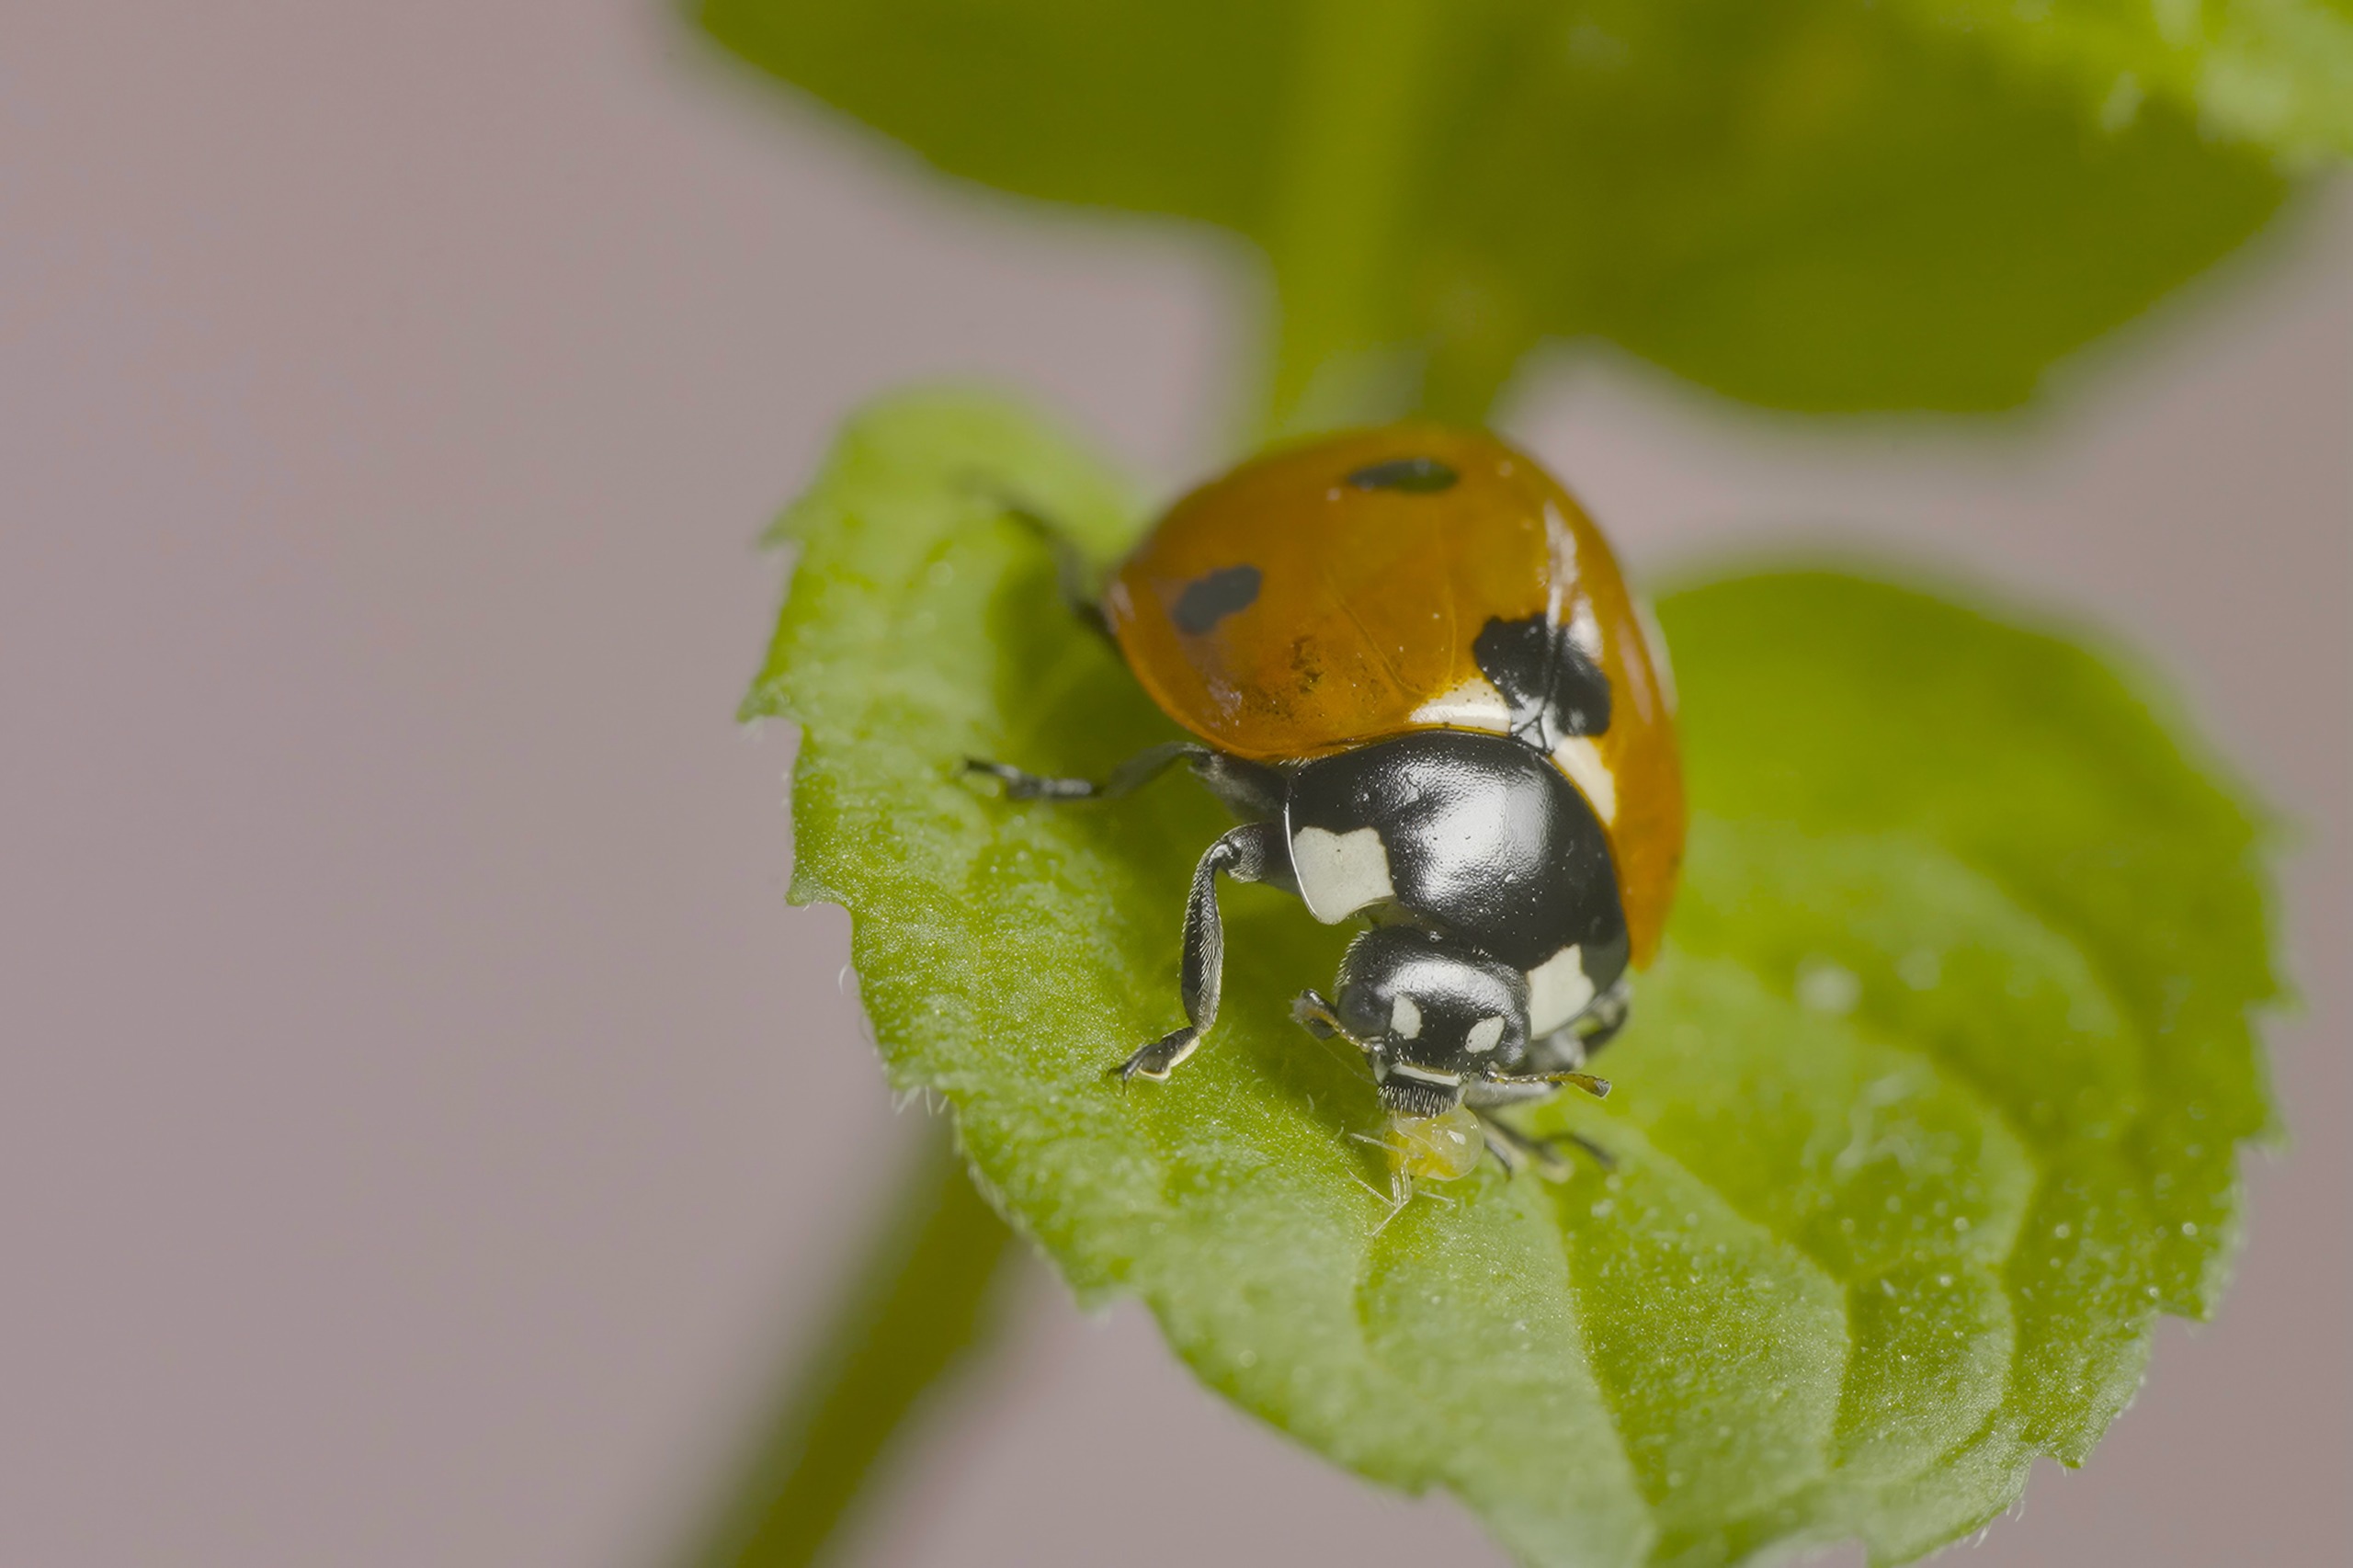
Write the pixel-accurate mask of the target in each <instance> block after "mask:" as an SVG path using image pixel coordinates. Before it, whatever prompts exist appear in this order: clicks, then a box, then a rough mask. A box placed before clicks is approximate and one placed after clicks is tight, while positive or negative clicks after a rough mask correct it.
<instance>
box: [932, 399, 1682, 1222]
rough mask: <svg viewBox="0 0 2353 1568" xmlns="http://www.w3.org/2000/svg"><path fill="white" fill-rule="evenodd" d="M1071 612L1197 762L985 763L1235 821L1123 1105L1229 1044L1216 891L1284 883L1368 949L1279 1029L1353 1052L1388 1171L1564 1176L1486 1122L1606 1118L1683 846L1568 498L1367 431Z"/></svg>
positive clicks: (1583, 524)
mask: <svg viewBox="0 0 2353 1568" xmlns="http://www.w3.org/2000/svg"><path fill="white" fill-rule="evenodd" d="M1058 548H1060V549H1062V550H1063V564H1064V567H1065V571H1064V578H1063V580H1064V583H1065V585H1075V584H1077V583H1079V582H1081V581H1082V580H1083V579H1082V578H1081V576H1080V575H1079V574H1078V573H1077V571H1076V565H1077V562H1076V557H1075V555H1074V552H1073V551H1070V550H1069V548H1068V547H1067V546H1066V545H1058ZM1073 597H1074V604H1075V608H1077V609H1078V610H1079V612H1080V613H1081V614H1082V615H1084V616H1086V618H1087V619H1090V620H1091V621H1093V622H1094V623H1095V624H1097V626H1098V627H1099V628H1100V629H1101V630H1103V631H1108V633H1109V635H1110V636H1111V637H1112V638H1113V639H1114V641H1115V642H1117V643H1118V646H1119V649H1120V653H1121V655H1122V656H1123V657H1124V658H1125V659H1126V661H1127V664H1128V666H1129V668H1130V669H1131V670H1132V671H1133V672H1134V673H1135V676H1136V678H1137V679H1138V680H1139V681H1140V682H1142V686H1143V687H1144V689H1145V690H1146V691H1147V692H1148V693H1150V694H1151V696H1152V698H1153V700H1154V701H1155V702H1157V703H1158V704H1159V705H1160V707H1161V708H1162V709H1163V710H1165V712H1166V713H1167V714H1168V716H1169V717H1170V718H1172V719H1174V720H1176V722H1177V723H1179V724H1181V725H1182V726H1184V728H1185V729H1187V730H1188V731H1190V732H1191V733H1193V734H1194V735H1195V736H1197V737H1199V740H1198V741H1197V742H1178V743H1174V744H1167V745H1163V746H1157V747H1154V748H1153V749H1152V750H1150V751H1147V752H1145V753H1144V754H1143V755H1142V756H1137V757H1135V758H1134V759H1132V760H1131V761H1130V762H1129V763H1127V764H1125V765H1124V766H1122V767H1120V768H1119V769H1118V770H1116V771H1115V772H1114V773H1113V775H1112V776H1111V778H1109V779H1108V780H1107V781H1106V782H1104V783H1100V784H1097V783H1094V782H1091V781H1089V780H1086V779H1075V778H1042V777H1040V776H1038V775H1035V774H1030V773H1025V772H1023V771H1021V770H1020V769H1018V768H1016V767H1007V766H1006V765H1004V764H1002V763H994V762H981V761H973V762H971V763H969V764H968V767H970V768H971V769H972V771H974V772H980V773H985V774H989V775H992V776H994V777H995V778H999V779H1001V780H1002V781H1003V782H1004V785H1005V788H1006V794H1007V795H1009V796H1011V797H1012V798H1014V799H1017V800H1042V801H1072V800H1083V799H1104V798H1110V797H1116V796H1119V795H1122V794H1125V793H1126V792H1128V791H1129V790H1133V789H1135V788H1137V787H1138V786H1139V785H1142V784H1143V783H1145V782H1146V781H1148V780H1150V779H1151V778H1154V777H1155V776H1156V775H1157V774H1159V773H1160V772H1161V771H1162V770H1163V769H1165V768H1166V767H1169V766H1170V765H1172V764H1174V763H1176V762H1180V761H1181V762H1184V763H1186V764H1188V766H1189V767H1190V768H1191V769H1192V771H1193V772H1194V773H1195V774H1196V775H1197V776H1199V778H1200V779H1201V780H1202V782H1203V783H1204V784H1206V785H1207V786H1208V787H1209V789H1210V790H1211V791H1212V792H1213V793H1215V794H1216V795H1217V796H1218V798H1219V799H1220V800H1222V801H1223V802H1224V803H1225V804H1226V805H1227V806H1228V807H1229V808H1230V809H1231V810H1232V811H1233V813H1234V815H1235V816H1236V817H1238V818H1239V819H1241V823H1242V825H1241V826H1238V827H1236V828H1234V829H1233V831H1232V832H1230V833H1227V834H1226V835H1223V836H1222V837H1221V838H1219V839H1218V840H1217V841H1216V842H1215V843H1213V844H1211V846H1209V849H1208V851H1207V852H1206V853H1204V854H1203V855H1202V857H1201V859H1200V863H1199V866H1198V867H1197V868H1196V869H1195V870H1194V872H1193V885H1192V892H1191V895H1190V897H1189V899H1188V902H1187V903H1186V909H1185V937H1184V966H1183V977H1182V982H1181V986H1180V999H1181V1001H1182V1003H1183V1005H1184V1009H1185V1019H1186V1022H1185V1024H1184V1027H1182V1028H1177V1029H1175V1030H1172V1031H1171V1032H1170V1033H1168V1034H1166V1035H1164V1036H1163V1037H1162V1038H1160V1039H1159V1040H1154V1041H1152V1042H1151V1043H1150V1044H1148V1045H1145V1046H1143V1047H1142V1049H1140V1050H1138V1051H1135V1052H1134V1053H1133V1054H1132V1055H1131V1056H1129V1057H1128V1058H1127V1059H1126V1061H1124V1062H1121V1063H1120V1065H1119V1066H1118V1067H1117V1068H1116V1069H1115V1071H1116V1072H1117V1074H1118V1075H1119V1077H1120V1080H1121V1081H1122V1082H1125V1081H1127V1080H1129V1079H1131V1078H1139V1077H1141V1078H1149V1079H1155V1080H1158V1079H1165V1078H1166V1077H1167V1076H1168V1074H1169V1073H1170V1072H1171V1071H1173V1070H1174V1069H1175V1068H1176V1066H1177V1064H1178V1063H1180V1062H1183V1061H1184V1060H1185V1059H1186V1058H1187V1057H1188V1056H1190V1055H1191V1054H1192V1053H1193V1051H1194V1050H1195V1049H1196V1048H1197V1047H1198V1046H1199V1044H1200V1041H1201V1038H1202V1037H1203V1036H1204V1035H1205V1034H1206V1033H1208V1031H1209V1029H1210V1028H1211V1025H1212V1024H1213V1023H1214V1022H1215V1021H1216V1018H1217V1008H1218V992H1219V981H1220V974H1221V970H1222V961H1223V957H1224V945H1225V944H1224V931H1223V927H1222V924H1221V922H1220V920H1219V917H1218V906H1217V887H1216V883H1217V879H1218V878H1219V877H1220V876H1221V875H1223V876H1227V877H1231V878H1233V880H1235V881H1259V882H1269V883H1272V884H1274V885H1276V886H1278V887H1281V888H1284V889H1287V890H1288V891H1290V892H1294V893H1296V894H1298V895H1299V897H1300V899H1301V900H1302V902H1304V903H1306V905H1307V908H1308V911H1309V913H1311V914H1312V915H1314V916H1315V918H1316V919H1318V920H1321V921H1324V922H1325V923H1327V924H1336V923H1338V922H1340V921H1344V920H1351V919H1357V920H1362V921H1364V922H1365V923H1366V928H1365V929H1364V930H1363V931H1362V932H1361V934H1359V935H1358V937H1356V939H1355V940H1354V941H1353V942H1352V943H1351V944H1350V945H1349V947H1348V949H1347V953H1346V955H1345V956H1344V957H1343V958H1342V960H1341V961H1340V972H1339V977H1338V980H1337V983H1336V986H1335V988H1334V989H1335V993H1336V997H1335V999H1326V998H1325V997H1324V996H1322V995H1320V994H1317V993H1315V992H1313V991H1309V992H1306V993H1304V994H1302V995H1301V996H1300V998H1299V1000H1298V1001H1297V1002H1296V1003H1295V1004H1294V1005H1293V1008H1292V1013H1293V1016H1294V1017H1297V1018H1298V1020H1299V1021H1300V1022H1301V1023H1302V1025H1304V1026H1305V1027H1306V1028H1308V1029H1309V1030H1310V1031H1311V1032H1313V1033H1314V1034H1317V1035H1319V1036H1322V1037H1324V1038H1331V1037H1334V1036H1337V1037H1339V1038H1341V1039H1344V1040H1347V1041H1348V1042H1349V1043H1351V1044H1352V1045H1354V1046H1356V1047H1357V1048H1358V1050H1359V1051H1362V1052H1363V1053H1364V1055H1365V1058H1366V1060H1367V1062H1369V1063H1370V1066H1371V1069H1372V1074H1373V1077H1374V1080H1375V1081H1376V1083H1377V1084H1378V1085H1379V1088H1380V1095H1381V1104H1382V1106H1383V1107H1384V1108H1386V1109H1387V1110H1388V1112H1389V1115H1390V1121H1391V1125H1390V1137H1389V1140H1388V1143H1389V1148H1390V1150H1391V1153H1392V1159H1393V1160H1394V1161H1395V1165H1396V1168H1397V1170H1398V1171H1399V1172H1400V1173H1401V1174H1403V1175H1405V1176H1430V1177H1435V1178H1441V1179H1442V1178H1446V1177H1450V1176H1461V1175H1464V1174H1466V1173H1467V1172H1468V1171H1469V1170H1470V1169H1471V1168H1472V1166H1473V1165H1475V1164H1476V1163H1477V1160H1478V1158H1479V1153H1480V1151H1481V1149H1482V1148H1486V1149H1489V1150H1492V1151H1493V1152H1494V1153H1495V1156H1496V1158H1497V1159H1498V1160H1499V1161H1500V1162H1501V1163H1502V1164H1503V1165H1504V1166H1505V1168H1506V1170H1512V1169H1516V1168H1518V1165H1519V1164H1520V1163H1521V1162H1522V1161H1523V1160H1527V1159H1533V1160H1535V1161H1536V1162H1538V1163H1539V1164H1540V1165H1544V1166H1546V1167H1547V1168H1549V1169H1558V1168H1559V1165H1558V1160H1557V1156H1556V1155H1555V1154H1554V1153H1553V1152H1552V1148H1551V1146H1550V1145H1549V1143H1548V1142H1546V1141H1544V1140H1540V1139H1536V1138H1532V1137H1530V1136H1529V1135H1528V1134H1525V1133H1522V1132H1520V1131H1518V1130H1516V1129H1514V1128H1513V1127H1511V1126H1510V1125H1509V1124H1508V1123H1506V1122H1505V1121H1503V1120H1501V1119H1498V1118H1496V1117H1495V1114H1494V1113H1495V1110H1496V1109H1497V1108H1500V1107H1503V1106H1506V1105H1511V1104H1514V1103H1518V1102H1523V1101H1527V1100H1531V1099H1538V1098H1542V1097H1545V1096H1550V1095H1552V1094H1554V1093H1556V1092H1557V1091H1558V1090H1559V1088H1560V1086H1561V1085H1563V1084H1574V1085H1579V1086H1581V1087H1583V1088H1586V1090H1588V1091H1589V1092H1592V1093H1595V1094H1606V1093H1608V1083H1607V1082H1606V1081H1604V1080H1602V1079H1598V1078H1595V1077H1593V1076H1592V1075H1591V1074H1587V1073H1586V1072H1585V1070H1584V1069H1585V1065H1586V1060H1587V1059H1588V1058H1589V1057H1590V1056H1591V1055H1592V1053H1593V1052H1594V1051H1597V1050H1598V1049H1599V1048H1600V1047H1601V1046H1602V1045H1603V1044H1604V1043H1605V1042H1606V1041H1607V1040H1608V1039H1609V1038H1610V1036H1612V1035H1613V1034H1615V1033H1616V1032H1617V1031H1618V1029H1619V1028H1620V1027H1621V1026H1622V1025H1623V1024H1624V1023H1625V1021H1626V1016H1627V1007H1628V1002H1629V997H1630V992H1631V986H1630V976H1629V972H1628V971H1629V968H1630V966H1633V967H1640V966H1641V965H1643V964H1644V963H1646V962H1647V961H1648V960H1649V959H1650V957H1651V956H1652V954H1653V953H1654V951H1655V950H1656V949H1657V946H1658V941H1659V933H1660V928H1661V926H1663V925H1664V924H1665V918H1666V911H1667V905H1668V903H1669V901H1670V900H1671V898H1672V897H1673V894H1674V891H1675V880H1676V872H1677V867H1678V865H1679V863H1680V861H1681V858H1682V851H1683V827H1684V805H1683V778H1682V766H1681V761H1680V758H1679V756H1678V753H1677V746H1676V738H1675V719H1674V696H1673V691H1672V687H1671V686H1670V684H1669V681H1668V679H1667V676H1666V666H1665V653H1664V650H1663V649H1662V648H1660V647H1659V646H1658V645H1657V644H1656V642H1654V638H1653V636H1652V635H1651V634H1650V632H1649V631H1648V630H1647V626H1646V618H1645V617H1644V616H1643V613H1642V611H1641V610H1640V608H1638V607H1637V605H1636V603H1635V601H1634V600H1633V598H1632V597H1631V596H1630V595H1629V594H1628V592H1627V589H1626V585H1625V582H1624V580H1623V578H1622V577H1621V576H1620V573H1619V570H1618V564H1617V562H1616V561H1615V560H1614V559H1613V558H1612V557H1611V555H1610V552H1609V546H1608V542H1607V541H1606V540H1603V538H1602V537H1601V534H1600V531H1599V530H1598V529H1597V528H1595V527H1594V525H1593V523H1592V521H1591V519H1589V518H1588V517H1586V514H1585V512H1584V511H1583V510H1582V509H1581V508H1580V507H1579V506H1577V504H1576V502H1575V501H1574V500H1573V499H1571V497H1570V496H1569V494H1568V493H1567V492H1566V491H1565V490H1563V488H1562V487H1561V485H1560V484H1559V483H1557V482H1556V481H1554V480H1553V479H1552V477H1551V476H1550V475H1549V474H1547V473H1546V472H1544V471H1543V470H1542V469H1541V468H1540V467H1539V466H1538V465H1537V464H1536V463H1535V462H1534V461H1532V460H1529V458H1528V457H1526V456H1525V455H1523V454H1521V453H1519V452H1518V451H1515V450H1514V449H1511V448H1510V447H1508V446H1506V445H1505V444H1504V443H1503V442H1502V441H1500V440H1497V439H1496V438H1495V437H1493V436H1490V435H1487V434H1484V433H1483V432H1475V431H1469V430H1461V429H1455V428H1450V427H1447V426H1434V425H1427V424H1418V423H1417V424H1406V425H1397V426H1386V427H1383V428H1381V429H1375V430H1366V431H1358V432H1353V433H1350V434H1347V435H1341V436H1336V437H1326V438H1322V439H1318V440H1314V441H1311V442H1308V443H1305V444H1302V445H1297V446H1291V447H1288V448H1284V449H1279V450H1277V451H1275V452H1272V453H1270V454H1269V455H1267V456H1264V457H1260V458H1258V459H1256V460H1252V461H1249V462H1245V464H1243V465H1242V466H1241V467H1240V468H1238V469H1236V470H1234V471H1233V472H1231V473H1229V474H1227V475H1226V476H1225V477H1223V478H1222V479H1218V480H1215V481H1213V482H1211V483H1209V484H1206V485H1204V486H1202V487H1201V488H1200V489H1199V490H1196V491H1194V492H1193V493H1192V494H1188V495H1187V496H1185V497H1184V498H1183V499H1182V500H1180V501H1178V502H1177V503H1176V505H1175V506H1172V507H1171V508H1170V509H1169V510H1168V512H1167V513H1166V515H1165V516H1164V517H1162V518H1161V520H1160V522H1159V523H1158V524H1157V525H1156V526H1155V527H1154V528H1153V530H1152V532H1151V533H1150V534H1149V535H1148V536H1146V538H1145V539H1144V540H1143V542H1142V544H1141V545H1140V546H1139V547H1138V548H1137V549H1136V551H1135V552H1134V553H1133V554H1131V555H1130V556H1129V557H1128V559H1127V560H1126V561H1125V562H1122V563H1121V564H1120V566H1119V567H1118V569H1117V570H1116V571H1115V572H1114V574H1112V576H1111V578H1110V580H1109V582H1108V585H1107V586H1106V587H1105V588H1104V590H1103V592H1102V593H1101V594H1100V596H1099V598H1098V597H1094V596H1091V595H1086V594H1083V593H1074V594H1073ZM1587 1147H1590V1145H1587ZM1596 1153H1599V1152H1598V1151H1596Z"/></svg>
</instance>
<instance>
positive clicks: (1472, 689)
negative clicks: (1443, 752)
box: [1412, 676, 1511, 735]
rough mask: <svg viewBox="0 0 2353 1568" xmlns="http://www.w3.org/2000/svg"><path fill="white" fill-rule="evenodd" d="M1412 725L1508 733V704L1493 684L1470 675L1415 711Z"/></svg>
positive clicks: (1509, 708)
mask: <svg viewBox="0 0 2353 1568" xmlns="http://www.w3.org/2000/svg"><path fill="white" fill-rule="evenodd" d="M1412 720H1413V722H1415V723H1416V724H1437V725H1440V726H1442V727H1444V728H1446V729H1449V730H1486V731H1489V732H1492V733H1495V734H1498V735H1507V734H1509V733H1511V705H1510V704H1509V703H1507V702H1506V701H1505V700H1504V694H1503V693H1502V692H1500V691H1497V690H1496V689H1495V683H1494V682H1493V681H1490V680H1489V679H1487V677H1486V676H1472V677H1471V678H1470V679H1469V680H1466V681H1464V682H1463V683H1462V684H1461V686H1458V687H1455V688H1454V689H1453V690H1451V691H1446V692H1441V693H1439V694H1438V696H1436V697H1433V698H1431V699H1429V700H1428V701H1427V702H1425V703H1423V704H1422V705H1421V706H1420V707H1419V708H1416V709H1415V710H1414V711H1413V714H1412Z"/></svg>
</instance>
